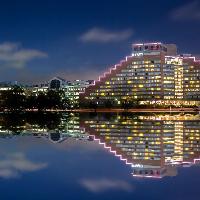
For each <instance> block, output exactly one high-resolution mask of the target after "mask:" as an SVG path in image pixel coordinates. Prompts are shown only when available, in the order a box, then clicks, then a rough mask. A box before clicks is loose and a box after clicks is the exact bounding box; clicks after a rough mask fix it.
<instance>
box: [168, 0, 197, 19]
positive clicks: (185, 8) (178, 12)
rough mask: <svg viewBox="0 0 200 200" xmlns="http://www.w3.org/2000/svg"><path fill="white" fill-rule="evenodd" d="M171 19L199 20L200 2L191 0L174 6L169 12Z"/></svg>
mask: <svg viewBox="0 0 200 200" xmlns="http://www.w3.org/2000/svg"><path fill="white" fill-rule="evenodd" d="M170 17H171V18H172V19H173V20H200V3H199V2H198V1H192V2H190V3H188V4H185V5H182V6H181V7H179V8H176V9H175V10H173V11H172V12H171V13H170Z"/></svg>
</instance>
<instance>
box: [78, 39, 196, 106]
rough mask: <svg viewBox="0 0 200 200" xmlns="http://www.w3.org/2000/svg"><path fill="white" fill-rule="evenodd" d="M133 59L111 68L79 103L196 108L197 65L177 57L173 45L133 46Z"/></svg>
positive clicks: (192, 60)
mask: <svg viewBox="0 0 200 200" xmlns="http://www.w3.org/2000/svg"><path fill="white" fill-rule="evenodd" d="M132 47H133V51H132V55H131V56H128V57H126V59H125V60H123V61H121V62H120V64H117V65H115V66H114V67H112V68H110V70H109V71H108V72H105V73H104V74H103V75H102V76H100V77H99V80H98V81H95V82H94V84H93V85H91V86H89V87H88V88H86V89H85V92H84V93H82V94H80V99H81V102H91V101H92V102H95V103H96V104H98V105H104V104H105V102H107V101H110V102H111V103H112V104H113V105H116V106H117V105H121V104H122V102H123V101H127V100H133V101H138V102H139V103H140V104H155V103H156V104H165V105H171V104H175V105H182V104H185V105H196V104H199V102H200V89H199V88H200V61H198V60H196V59H195V57H192V56H191V55H189V54H183V55H177V47H176V45H174V44H162V43H160V42H156V43H144V44H143V43H142V44H133V45H132Z"/></svg>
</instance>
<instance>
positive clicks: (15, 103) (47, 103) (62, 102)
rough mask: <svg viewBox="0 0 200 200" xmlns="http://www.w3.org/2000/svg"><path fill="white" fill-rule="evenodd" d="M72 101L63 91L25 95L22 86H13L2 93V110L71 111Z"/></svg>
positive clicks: (0, 99)
mask: <svg viewBox="0 0 200 200" xmlns="http://www.w3.org/2000/svg"><path fill="white" fill-rule="evenodd" d="M71 106H72V104H71V102H70V100H69V99H68V98H66V97H65V94H64V92H63V91H57V90H48V91H47V92H39V93H38V94H33V93H32V92H30V93H29V94H26V93H25V90H24V89H23V88H22V87H20V86H16V85H15V86H13V87H12V88H11V89H9V90H5V91H1V92H0V109H1V110H2V111H4V110H8V111H16V110H19V111H23V110H26V109H30V110H31V109H38V110H41V111H42V110H47V109H70V108H71Z"/></svg>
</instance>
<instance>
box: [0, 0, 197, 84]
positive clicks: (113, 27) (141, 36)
mask: <svg viewBox="0 0 200 200" xmlns="http://www.w3.org/2000/svg"><path fill="white" fill-rule="evenodd" d="M113 3H114V4H113ZM144 3H145V5H147V6H145V7H144V6H143V4H144ZM97 7H98V9H97ZM160 8H161V9H160ZM8 10H9V12H8ZM102 10H103V11H104V12H103V13H104V14H103V15H102V12H101V11H102ZM118 13H119V14H118ZM0 15H1V22H2V23H1V24H2V34H1V37H0V66H1V67H0V71H1V73H0V74H1V75H0V80H1V81H6V80H10V81H14V80H18V81H21V82H38V81H42V80H48V79H50V78H51V77H54V76H61V77H63V78H65V79H67V80H73V79H86V80H87V79H97V78H98V75H99V74H102V72H103V71H105V70H106V69H108V68H109V67H110V66H113V65H114V64H116V63H118V61H119V60H120V59H122V58H124V56H125V55H130V54H131V48H127V47H130V45H131V44H132V43H135V42H146V41H147V42H152V41H162V42H164V43H175V44H177V46H178V50H179V52H180V53H192V54H193V55H196V56H198V55H199V49H198V48H199V47H198V41H199V38H198V35H199V33H200V29H199V28H198V25H199V23H200V3H199V2H198V1H195V0H194V1H190V2H189V1H186V0H184V1H180V0H176V1H173V2H163V1H154V2H153V3H152V2H147V1H144V0H143V1H140V2H137V1H128V0H127V1H124V4H121V3H118V2H113V1H110V2H106V1H101V2H92V1H89V0H88V1H87V2H84V3H83V2H78V3H77V2H67V3H66V2H64V1H59V2H57V4H56V2H55V1H48V4H47V2H45V1H43V2H42V3H41V2H40V3H39V2H37V1H34V2H33V1H29V3H26V2H25V1H20V2H19V1H17V2H12V3H10V2H4V3H2V4H1V14H0ZM91 16H93V17H91ZM158 16H159V17H158ZM80 22H81V23H80ZM157 27H162V28H159V29H158V28H157ZM169 30H170V31H169ZM192 30H195V31H192Z"/></svg>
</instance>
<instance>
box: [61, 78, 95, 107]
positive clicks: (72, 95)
mask: <svg viewBox="0 0 200 200" xmlns="http://www.w3.org/2000/svg"><path fill="white" fill-rule="evenodd" d="M92 83H93V81H92V80H88V81H84V80H75V81H68V82H67V84H66V85H65V86H64V88H63V90H64V92H65V96H66V97H67V98H69V99H70V100H71V102H72V103H73V104H78V103H79V95H80V93H81V92H84V90H85V88H87V87H89V86H90V85H91V84H92Z"/></svg>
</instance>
